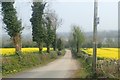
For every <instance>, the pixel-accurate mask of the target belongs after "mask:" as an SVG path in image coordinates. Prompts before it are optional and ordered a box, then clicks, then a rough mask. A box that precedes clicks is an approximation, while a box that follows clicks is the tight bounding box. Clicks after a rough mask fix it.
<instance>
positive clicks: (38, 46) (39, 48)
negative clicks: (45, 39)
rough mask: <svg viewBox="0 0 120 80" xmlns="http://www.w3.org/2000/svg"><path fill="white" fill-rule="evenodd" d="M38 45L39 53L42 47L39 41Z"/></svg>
mask: <svg viewBox="0 0 120 80" xmlns="http://www.w3.org/2000/svg"><path fill="white" fill-rule="evenodd" d="M38 47H39V53H42V49H43V46H42V44H40V43H39V45H38Z"/></svg>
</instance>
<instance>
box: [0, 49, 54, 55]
mask: <svg viewBox="0 0 120 80" xmlns="http://www.w3.org/2000/svg"><path fill="white" fill-rule="evenodd" d="M46 50H47V48H43V50H42V51H46ZM50 50H53V48H50ZM38 51H39V49H38V48H22V53H23V54H26V53H33V52H38ZM0 54H1V55H14V54H15V48H0Z"/></svg>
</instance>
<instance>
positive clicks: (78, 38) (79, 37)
mask: <svg viewBox="0 0 120 80" xmlns="http://www.w3.org/2000/svg"><path fill="white" fill-rule="evenodd" d="M72 34H73V38H74V39H73V40H74V42H75V45H76V49H77V53H78V52H79V50H80V46H81V45H82V43H83V41H84V35H83V32H82V31H81V29H80V27H79V26H76V25H74V26H73V33H72Z"/></svg>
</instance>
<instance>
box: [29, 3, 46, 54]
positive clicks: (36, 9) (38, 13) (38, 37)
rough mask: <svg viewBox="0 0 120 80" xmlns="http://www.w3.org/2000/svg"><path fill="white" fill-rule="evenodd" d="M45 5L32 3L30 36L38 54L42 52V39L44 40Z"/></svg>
mask: <svg viewBox="0 0 120 80" xmlns="http://www.w3.org/2000/svg"><path fill="white" fill-rule="evenodd" d="M45 5H46V3H43V2H33V6H32V11H33V13H32V18H31V19H30V21H31V24H32V35H33V41H35V42H36V43H37V44H38V47H39V52H40V53H41V52H42V48H43V43H44V38H45V27H44V20H43V14H44V9H45Z"/></svg>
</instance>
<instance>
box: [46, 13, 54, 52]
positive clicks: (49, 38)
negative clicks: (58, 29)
mask: <svg viewBox="0 0 120 80" xmlns="http://www.w3.org/2000/svg"><path fill="white" fill-rule="evenodd" d="M46 20H47V23H46V38H45V43H46V46H47V52H48V53H50V46H51V44H52V43H53V41H54V38H55V36H54V29H53V26H52V22H51V19H50V17H49V15H47V16H46Z"/></svg>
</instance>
